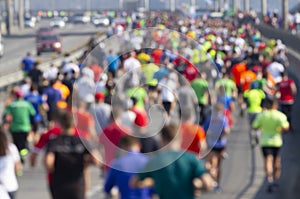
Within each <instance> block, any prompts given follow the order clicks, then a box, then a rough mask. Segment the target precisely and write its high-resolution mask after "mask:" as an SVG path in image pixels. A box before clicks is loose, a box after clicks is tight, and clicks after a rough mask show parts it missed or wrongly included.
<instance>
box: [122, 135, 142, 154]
mask: <svg viewBox="0 0 300 199" xmlns="http://www.w3.org/2000/svg"><path fill="white" fill-rule="evenodd" d="M119 147H120V148H122V149H123V150H125V151H135V152H139V151H140V150H141V143H140V140H139V139H138V138H136V137H133V136H131V135H125V136H123V137H122V138H121V139H120V142H119Z"/></svg>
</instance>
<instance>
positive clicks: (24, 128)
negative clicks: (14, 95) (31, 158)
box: [5, 99, 35, 133]
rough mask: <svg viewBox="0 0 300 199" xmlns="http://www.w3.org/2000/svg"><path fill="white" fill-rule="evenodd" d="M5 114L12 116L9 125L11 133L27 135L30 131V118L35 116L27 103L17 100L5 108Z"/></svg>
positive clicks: (31, 107)
mask: <svg viewBox="0 0 300 199" xmlns="http://www.w3.org/2000/svg"><path fill="white" fill-rule="evenodd" d="M5 114H10V115H11V116H12V121H11V124H10V131H11V132H12V133H14V132H27V133H28V132H29V131H30V129H31V123H30V116H34V115H35V110H34V108H33V106H32V105H31V104H30V103H29V102H27V101H25V100H23V99H19V100H16V101H14V102H12V103H11V104H10V105H8V106H7V107H6V109H5Z"/></svg>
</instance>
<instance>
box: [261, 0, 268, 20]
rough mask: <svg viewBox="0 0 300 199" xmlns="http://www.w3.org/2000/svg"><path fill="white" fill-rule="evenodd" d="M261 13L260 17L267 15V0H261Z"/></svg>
mask: <svg viewBox="0 0 300 199" xmlns="http://www.w3.org/2000/svg"><path fill="white" fill-rule="evenodd" d="M261 14H262V17H265V16H266V15H267V0H261Z"/></svg>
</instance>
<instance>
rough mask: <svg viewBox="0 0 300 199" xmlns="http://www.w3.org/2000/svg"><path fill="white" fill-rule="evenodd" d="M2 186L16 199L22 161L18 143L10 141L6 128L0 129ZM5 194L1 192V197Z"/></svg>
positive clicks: (0, 175) (0, 174)
mask: <svg viewBox="0 0 300 199" xmlns="http://www.w3.org/2000/svg"><path fill="white" fill-rule="evenodd" d="M0 163H1V166H0V187H2V188H3V189H4V191H5V192H7V193H8V195H9V197H10V199H15V195H16V192H17V190H18V189H19V184H18V181H17V178H16V174H17V175H21V174H22V163H21V161H20V155H19V152H18V149H17V147H16V145H14V144H13V143H10V142H9V140H8V138H7V135H6V134H5V132H4V130H3V129H2V128H1V129H0ZM2 196H3V195H1V194H0V197H1V199H3V198H4V197H3V198H2Z"/></svg>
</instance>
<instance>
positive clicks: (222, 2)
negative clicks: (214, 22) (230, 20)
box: [219, 0, 224, 12]
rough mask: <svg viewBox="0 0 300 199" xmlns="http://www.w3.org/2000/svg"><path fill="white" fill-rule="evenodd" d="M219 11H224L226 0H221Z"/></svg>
mask: <svg viewBox="0 0 300 199" xmlns="http://www.w3.org/2000/svg"><path fill="white" fill-rule="evenodd" d="M219 8H220V9H219V11H220V12H224V0H219Z"/></svg>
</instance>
